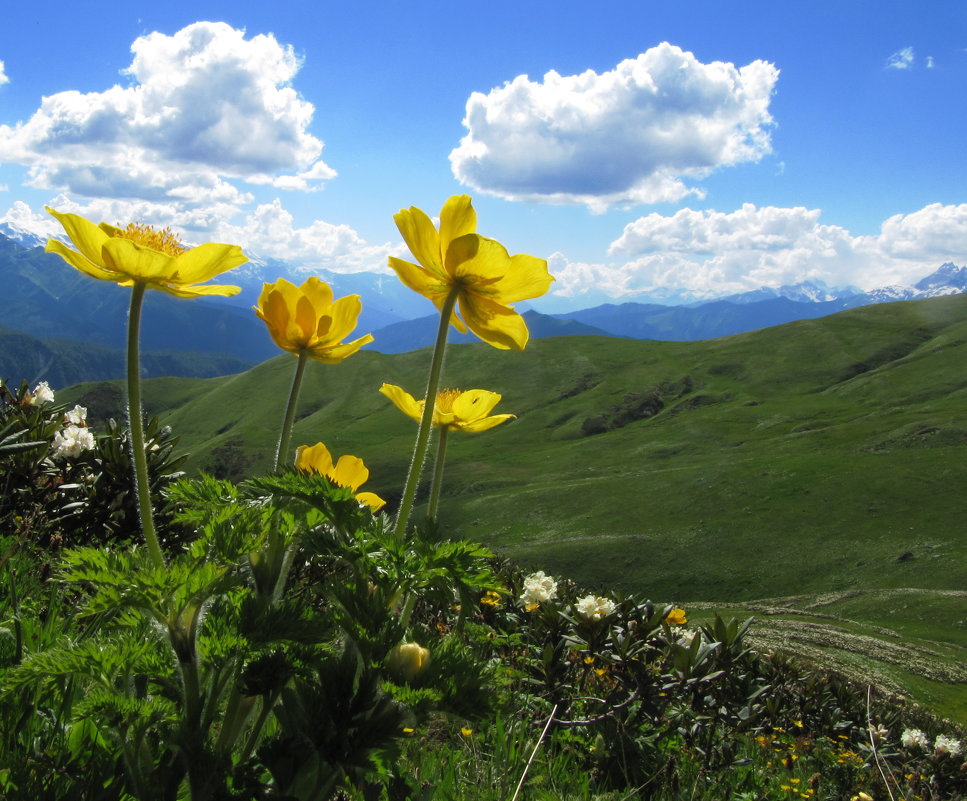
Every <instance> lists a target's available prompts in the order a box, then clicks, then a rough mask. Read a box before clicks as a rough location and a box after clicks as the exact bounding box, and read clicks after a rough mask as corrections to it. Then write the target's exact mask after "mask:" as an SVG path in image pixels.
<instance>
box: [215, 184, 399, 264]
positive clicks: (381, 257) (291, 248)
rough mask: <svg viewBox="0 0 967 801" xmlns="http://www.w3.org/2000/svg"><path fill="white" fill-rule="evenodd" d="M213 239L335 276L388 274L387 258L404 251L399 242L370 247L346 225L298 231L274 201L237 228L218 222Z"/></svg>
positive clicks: (314, 226) (316, 223)
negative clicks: (341, 274)
mask: <svg viewBox="0 0 967 801" xmlns="http://www.w3.org/2000/svg"><path fill="white" fill-rule="evenodd" d="M215 238H216V239H218V240H219V241H222V242H233V243H236V244H239V245H241V246H242V249H243V250H245V251H246V252H251V253H256V254H263V255H266V256H270V257H272V258H274V259H283V260H285V261H289V262H292V263H293V264H294V265H303V266H305V267H307V268H311V269H318V268H322V269H326V270H330V271H331V272H335V273H356V272H390V270H389V267H388V266H387V261H388V259H387V257H388V256H390V255H403V251H405V246H404V245H402V243H396V244H392V245H391V244H389V243H387V244H384V245H370V244H368V243H367V242H366V241H365V240H364V239H363V238H362V237H361V236H360V235H359V233H358V232H357V231H356V230H354V229H353V228H351V227H350V226H348V225H339V224H334V223H328V222H324V221H323V220H315V221H313V222H312V223H311V224H309V225H307V226H305V227H302V228H299V227H297V226H296V225H295V224H294V221H293V216H292V214H291V213H290V212H289V211H287V210H286V209H285V208H284V207H283V206H282V203H281V202H280V201H279V199H278V198H276V199H275V200H274V201H273V202H271V203H264V204H262V205H260V206H258V207H257V208H256V209H255V211H253V212H252V213H251V214H249V215H248V216H247V217H246V219H245V221H244V222H243V223H242V224H241V225H232V224H229V223H222V224H221V225H219V226H218V228H217V229H216V231H215Z"/></svg>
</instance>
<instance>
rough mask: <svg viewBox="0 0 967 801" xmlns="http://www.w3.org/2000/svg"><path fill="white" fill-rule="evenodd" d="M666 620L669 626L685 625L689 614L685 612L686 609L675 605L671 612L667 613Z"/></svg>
mask: <svg viewBox="0 0 967 801" xmlns="http://www.w3.org/2000/svg"><path fill="white" fill-rule="evenodd" d="M665 622H666V623H667V624H668V625H669V626H684V625H685V624H686V623H688V615H687V614H686V613H685V610H684V609H679V608H678V607H675V608H674V609H672V611H671V612H669V613H668V614H667V615H665Z"/></svg>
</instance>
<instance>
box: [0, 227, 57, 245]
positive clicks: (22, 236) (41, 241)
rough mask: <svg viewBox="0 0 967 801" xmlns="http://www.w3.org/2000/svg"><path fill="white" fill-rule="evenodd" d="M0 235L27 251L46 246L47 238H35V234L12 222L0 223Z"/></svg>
mask: <svg viewBox="0 0 967 801" xmlns="http://www.w3.org/2000/svg"><path fill="white" fill-rule="evenodd" d="M0 235H3V236H5V237H6V238H7V239H9V240H10V241H11V242H16V243H17V244H18V245H22V246H23V247H25V248H27V249H28V250H30V249H31V248H37V247H40V248H42V247H43V246H44V245H46V244H47V237H41V236H37V234H35V233H32V232H31V231H28V230H27V229H26V228H22V227H21V226H19V225H17V224H16V223H12V222H0Z"/></svg>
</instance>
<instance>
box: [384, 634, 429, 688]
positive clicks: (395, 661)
mask: <svg viewBox="0 0 967 801" xmlns="http://www.w3.org/2000/svg"><path fill="white" fill-rule="evenodd" d="M429 664H430V652H429V651H428V650H427V649H426V648H424V647H423V646H422V645H420V644H419V643H415V642H404V643H400V644H399V645H397V646H396V647H395V648H393V649H392V650H391V651H390V652H389V654H388V655H387V657H386V667H387V669H388V670H389V671H390V673H391V674H392V675H393V677H394V678H396V679H401V680H402V681H405V682H411V681H413V679H415V678H416V677H417V676H418V675H419V674H420V673H422V672H423V671H424V670H425V669H426V666H427V665H429Z"/></svg>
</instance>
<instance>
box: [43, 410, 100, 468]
mask: <svg viewBox="0 0 967 801" xmlns="http://www.w3.org/2000/svg"><path fill="white" fill-rule="evenodd" d="M64 420H65V422H66V423H67V425H65V426H64V428H63V429H61V430H60V431H58V432H57V433H56V434H54V441H53V442H52V443H51V448H52V450H53V452H52V453H51V457H52V458H53V460H54V461H55V462H59V461H62V460H64V459H76V458H77V457H78V456H80V455H81V454H82V453H83V452H84V451H89V450H93V448H94V435H93V434H92V433H91V430H90V429H89V428H88V427H87V409H85V408H84V407H83V406H75V407H74V408H73V409H71V410H70V411H69V412H66V413H65V414H64Z"/></svg>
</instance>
